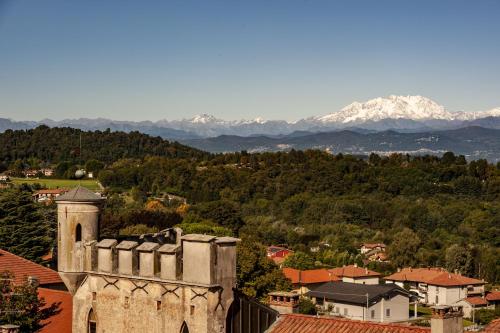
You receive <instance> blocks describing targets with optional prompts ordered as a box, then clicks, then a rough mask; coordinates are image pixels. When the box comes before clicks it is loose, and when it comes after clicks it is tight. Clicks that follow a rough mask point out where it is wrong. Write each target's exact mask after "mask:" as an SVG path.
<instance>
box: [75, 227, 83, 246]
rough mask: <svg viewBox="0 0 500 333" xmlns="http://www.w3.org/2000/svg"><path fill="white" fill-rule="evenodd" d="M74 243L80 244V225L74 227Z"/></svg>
mask: <svg viewBox="0 0 500 333" xmlns="http://www.w3.org/2000/svg"><path fill="white" fill-rule="evenodd" d="M75 241H76V242H81V241H82V225H81V224H80V223H78V224H77V225H76V230H75Z"/></svg>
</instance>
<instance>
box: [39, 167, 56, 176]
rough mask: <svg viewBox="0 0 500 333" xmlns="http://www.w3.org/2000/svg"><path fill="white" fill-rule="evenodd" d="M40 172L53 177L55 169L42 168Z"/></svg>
mask: <svg viewBox="0 0 500 333" xmlns="http://www.w3.org/2000/svg"><path fill="white" fill-rule="evenodd" d="M40 172H41V173H42V174H43V175H44V176H45V177H51V176H53V175H54V169H52V168H42V169H40Z"/></svg>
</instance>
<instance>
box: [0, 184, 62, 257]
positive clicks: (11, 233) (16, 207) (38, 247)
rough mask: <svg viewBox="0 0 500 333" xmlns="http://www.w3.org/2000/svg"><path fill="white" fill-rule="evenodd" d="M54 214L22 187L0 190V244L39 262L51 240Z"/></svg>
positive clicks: (7, 249)
mask: <svg viewBox="0 0 500 333" xmlns="http://www.w3.org/2000/svg"><path fill="white" fill-rule="evenodd" d="M54 216H55V214H53V213H51V209H50V208H47V207H43V206H41V205H39V204H37V203H35V202H33V200H32V198H31V193H30V192H29V191H25V190H22V189H11V190H4V191H1V192H0V248H2V249H4V250H6V251H9V252H12V253H14V254H16V255H19V256H21V257H24V258H26V259H29V260H32V261H36V262H40V261H41V259H40V258H41V257H42V256H43V255H45V254H46V253H47V252H48V251H49V249H50V247H51V245H52V242H53V236H54V228H55V217H54Z"/></svg>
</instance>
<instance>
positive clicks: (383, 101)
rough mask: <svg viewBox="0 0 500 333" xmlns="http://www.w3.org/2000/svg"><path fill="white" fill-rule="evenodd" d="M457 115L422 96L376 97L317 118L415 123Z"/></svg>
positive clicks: (339, 121)
mask: <svg viewBox="0 0 500 333" xmlns="http://www.w3.org/2000/svg"><path fill="white" fill-rule="evenodd" d="M456 117H457V114H454V113H451V112H449V111H447V110H446V109H445V108H444V106H442V105H439V104H438V103H436V102H434V101H433V100H431V99H429V98H427V97H423V96H418V95H417V96H397V95H390V96H388V97H377V98H374V99H371V100H369V101H366V102H364V103H360V102H353V103H351V104H349V105H347V106H346V107H344V108H343V109H341V110H340V111H338V112H334V113H330V114H327V115H325V116H321V117H317V118H316V120H318V121H320V122H322V123H330V122H335V123H343V124H346V123H362V122H366V121H380V120H384V119H410V120H415V121H423V120H431V119H439V120H453V119H455V118H456Z"/></svg>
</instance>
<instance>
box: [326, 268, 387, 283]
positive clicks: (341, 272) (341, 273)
mask: <svg viewBox="0 0 500 333" xmlns="http://www.w3.org/2000/svg"><path fill="white" fill-rule="evenodd" d="M329 271H330V272H332V274H333V275H336V276H338V277H339V278H341V279H342V281H343V282H350V283H360V284H379V283H380V277H381V274H380V273H377V272H375V271H372V270H369V269H368V268H363V267H358V265H357V264H354V265H349V266H344V267H337V268H332V269H330V270H329Z"/></svg>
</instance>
